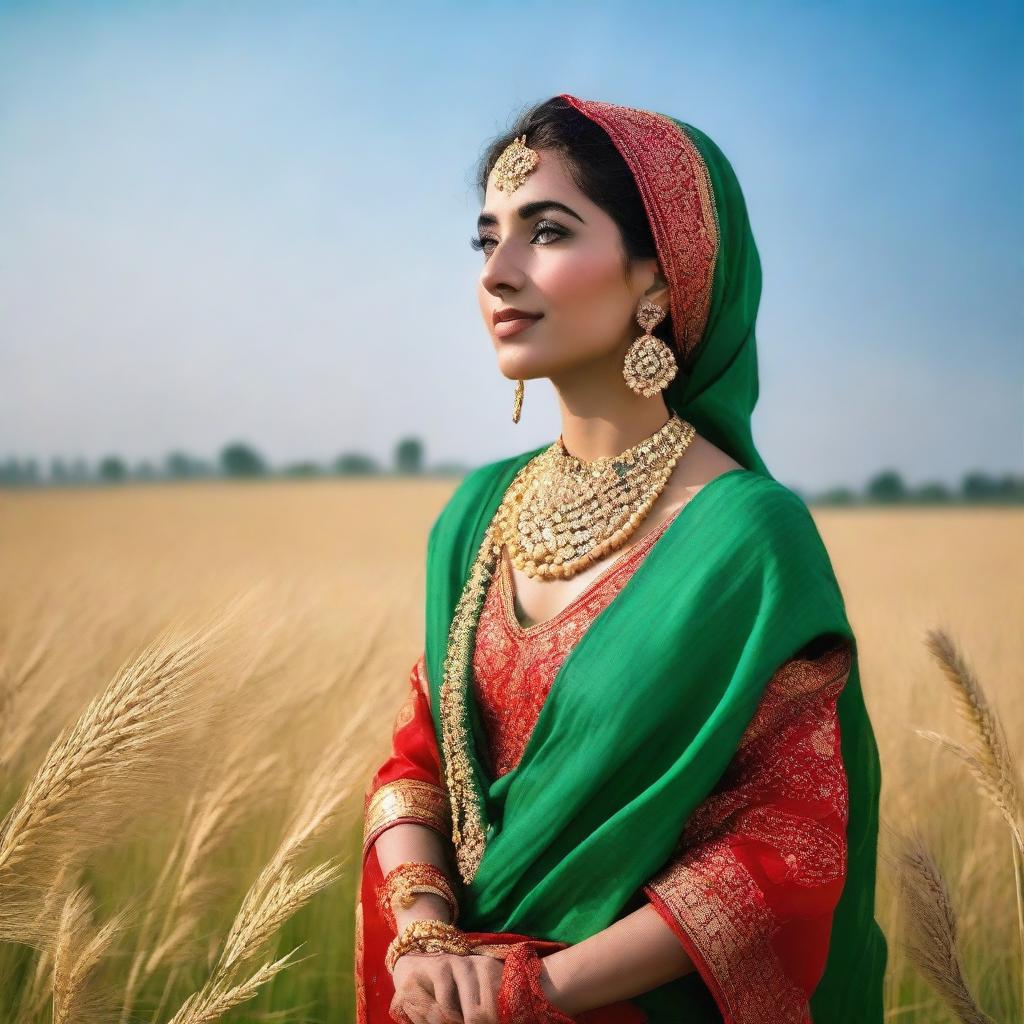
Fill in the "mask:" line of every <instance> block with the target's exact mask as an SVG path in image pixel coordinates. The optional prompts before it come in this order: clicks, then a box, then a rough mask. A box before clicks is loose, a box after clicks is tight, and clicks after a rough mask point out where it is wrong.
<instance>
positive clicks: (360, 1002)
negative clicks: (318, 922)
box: [353, 899, 366, 1024]
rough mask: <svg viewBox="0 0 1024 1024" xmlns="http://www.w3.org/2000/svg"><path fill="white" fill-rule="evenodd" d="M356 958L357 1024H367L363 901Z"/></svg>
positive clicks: (358, 917)
mask: <svg viewBox="0 0 1024 1024" xmlns="http://www.w3.org/2000/svg"><path fill="white" fill-rule="evenodd" d="M353 944H354V956H355V975H356V1024H366V986H365V984H364V983H363V961H364V959H365V957H366V947H365V943H364V939H363V901H362V899H357V900H356V920H355V936H354V943H353Z"/></svg>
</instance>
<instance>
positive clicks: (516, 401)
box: [512, 380, 524, 423]
mask: <svg viewBox="0 0 1024 1024" xmlns="http://www.w3.org/2000/svg"><path fill="white" fill-rule="evenodd" d="M523 389H524V384H523V382H522V381H521V380H517V381H516V391H515V396H514V397H513V399H512V422H513V423H518V422H519V414H520V413H521V412H522V411H523Z"/></svg>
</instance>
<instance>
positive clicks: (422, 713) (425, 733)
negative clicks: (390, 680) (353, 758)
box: [363, 655, 456, 931]
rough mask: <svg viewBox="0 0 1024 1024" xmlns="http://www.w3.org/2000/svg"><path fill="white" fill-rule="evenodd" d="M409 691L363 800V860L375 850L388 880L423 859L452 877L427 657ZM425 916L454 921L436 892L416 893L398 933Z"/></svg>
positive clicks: (399, 913) (399, 914) (399, 912)
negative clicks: (409, 863)
mask: <svg viewBox="0 0 1024 1024" xmlns="http://www.w3.org/2000/svg"><path fill="white" fill-rule="evenodd" d="M409 687H410V689H409V693H408V695H407V697H406V699H405V702H404V703H403V704H402V706H401V707H400V708H399V709H398V712H397V714H396V715H395V721H394V726H393V728H392V741H391V754H390V756H389V757H388V758H387V760H385V761H384V763H383V764H382V765H381V766H380V768H379V769H378V770H377V772H376V773H375V774H374V776H373V778H372V779H371V781H370V784H369V786H368V787H367V790H366V794H365V797H364V802H363V859H364V860H365V858H366V856H367V854H368V853H369V852H370V850H371V848H372V849H373V850H374V852H375V853H376V856H377V862H378V864H379V865H380V870H381V875H382V877H385V878H386V877H387V875H388V872H390V871H391V870H392V869H393V868H396V867H397V866H398V865H399V864H401V863H403V862H405V861H422V862H426V863H428V864H433V865H435V866H436V867H439V868H440V869H441V870H442V871H443V872H444V873H445V874H446V875H447V876H448V878H449V879H453V878H455V877H456V872H455V864H454V862H453V857H452V850H451V839H450V838H449V834H450V831H451V829H450V827H449V826H450V821H451V810H450V805H449V802H448V793H447V790H446V789H445V786H444V783H443V781H442V779H441V765H440V759H439V755H438V751H437V742H436V739H435V734H434V725H433V721H432V719H431V714H430V700H429V696H428V692H427V686H426V681H425V674H424V663H423V656H422V655H421V656H420V658H419V659H418V660H417V661H416V664H415V665H414V666H413V668H412V671H411V672H410V674H409ZM425 918H430V919H432V920H436V921H448V922H450V921H451V912H450V910H449V908H448V904H447V903H446V902H445V901H444V900H443V899H441V897H440V896H437V895H435V894H433V893H416V894H415V899H414V902H413V904H412V906H411V907H396V908H395V921H396V922H397V924H398V930H399V931H401V930H402V928H403V927H404V926H405V925H406V924H408V923H409V921H415V920H422V919H425Z"/></svg>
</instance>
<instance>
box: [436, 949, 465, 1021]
mask: <svg viewBox="0 0 1024 1024" xmlns="http://www.w3.org/2000/svg"><path fill="white" fill-rule="evenodd" d="M460 960H462V957H460V956H452V957H445V958H444V960H442V961H441V962H440V963H438V964H437V965H436V967H435V969H434V970H433V971H432V972H431V981H432V982H433V986H434V1002H435V1003H436V1004H437V1011H438V1016H437V1017H436V1019H435V1020H432V1021H431V1024H464V1021H463V1019H462V1001H461V999H460V995H461V988H460V986H459V984H458V983H457V982H456V980H455V971H456V969H459V973H460V975H461V967H460V965H459V964H458V961H460Z"/></svg>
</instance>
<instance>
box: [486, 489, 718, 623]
mask: <svg viewBox="0 0 1024 1024" xmlns="http://www.w3.org/2000/svg"><path fill="white" fill-rule="evenodd" d="M702 489H703V488H702ZM697 493H698V494H699V493H700V492H699V491H698V492H697ZM695 497H696V494H694V495H692V496H691V497H690V498H689V499H687V500H686V501H684V502H683V504H682V505H680V506H679V508H677V509H676V510H675V512H673V513H672V514H671V515H670V516H666V517H665V519H663V520H662V521H661V522H660V523H659V524H658V525H657V526H656V527H655V528H654V529H653V530H651V531H650V532H649V533H646V534H644V536H643V537H641V538H640V540H638V541H637V542H636V543H635V544H633V545H631V546H630V547H629V548H627V549H626V550H625V551H623V552H621V553H620V554H619V555H617V556H616V557H615V558H613V559H612V561H611V562H610V563H609V564H608V565H606V566H605V567H604V569H603V570H602V571H601V572H599V573H598V574H597V575H596V576H595V577H594V578H593V579H592V580H591V581H590V582H589V583H588V584H587V585H586V586H585V587H584V588H583V589H582V590H581V591H580V592H579V593H578V594H577V595H576V596H575V597H574V598H573V599H572V600H571V601H570V602H569V603H568V604H567V605H566V606H565V607H564V608H562V609H561V610H560V611H557V612H556V613H555V614H554V615H552V616H551V617H550V618H548V619H544V620H542V621H541V622H534V623H531V624H530V625H528V626H526V625H524V624H523V623H522V622H520V620H519V616H518V615H517V614H516V610H515V601H516V594H515V583H514V579H513V576H512V566H511V562H510V561H509V557H508V549H507V548H505V546H504V545H502V549H501V557H500V559H499V561H500V567H499V571H498V589H499V591H500V598H501V602H500V603H501V607H502V611H503V614H504V617H505V622H506V624H507V625H508V626H509V627H510V628H511V629H512V631H513V632H514V633H515V635H516V636H517V637H519V638H527V637H534V636H537V635H539V634H542V633H546V632H547V631H548V630H549V629H552V628H554V627H555V626H557V625H558V624H559V623H561V622H564V621H565V619H566V618H568V617H569V616H570V615H571V614H572V613H573V612H575V611H576V610H577V609H578V608H579V606H580V605H581V604H582V603H583V602H584V601H585V600H586V599H587V598H589V597H590V596H591V595H592V594H593V593H594V592H595V591H596V590H597V588H598V587H599V586H600V585H601V584H602V583H603V582H604V581H605V580H606V579H607V578H608V577H609V576H611V575H612V574H613V573H615V572H618V571H619V570H620V569H621V568H622V567H623V566H624V565H626V564H628V563H629V560H630V558H631V557H632V556H635V555H637V554H639V553H641V552H646V549H648V548H650V547H652V546H653V543H654V542H655V541H656V540H657V539H658V538H659V537H660V536H661V535H662V534H663V533H664V532H665V530H666V529H667V528H668V527H669V526H670V525H671V523H672V522H673V521H674V520H675V518H676V517H677V516H678V515H679V513H680V512H682V511H683V509H684V508H686V506H687V505H689V503H690V501H692V500H693V498H695Z"/></svg>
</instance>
